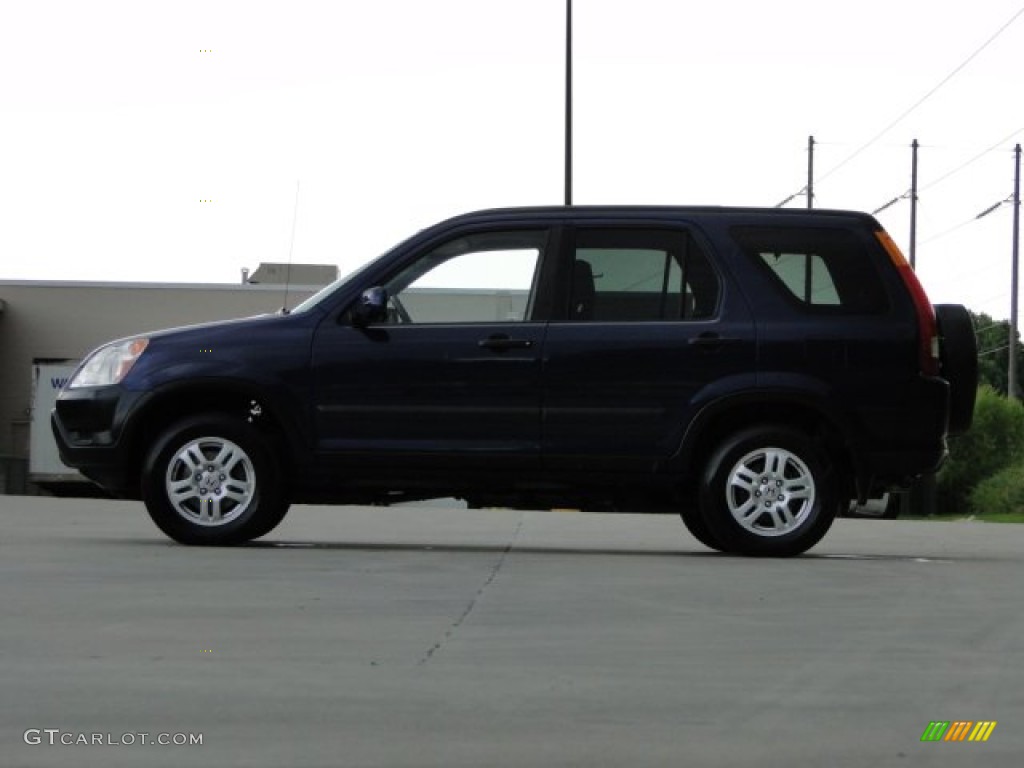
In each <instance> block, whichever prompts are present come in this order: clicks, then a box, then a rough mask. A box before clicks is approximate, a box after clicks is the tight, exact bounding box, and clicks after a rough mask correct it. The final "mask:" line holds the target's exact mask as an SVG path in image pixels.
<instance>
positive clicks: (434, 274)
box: [312, 228, 549, 469]
mask: <svg viewBox="0 0 1024 768" xmlns="http://www.w3.org/2000/svg"><path fill="white" fill-rule="evenodd" d="M548 237H549V233H548V231H547V229H544V228H541V229H538V228H531V229H502V230H500V231H494V230H489V229H485V230H482V231H480V230H470V231H461V232H459V233H458V234H453V235H450V236H448V237H447V238H443V239H441V240H440V241H439V242H438V241H434V242H431V243H430V244H427V245H425V246H423V247H422V248H420V249H419V250H418V251H417V252H415V253H413V254H411V255H410V256H409V257H408V258H406V259H403V260H401V261H400V262H399V263H398V264H396V266H395V268H394V269H393V270H392V272H391V273H389V274H387V275H384V276H383V278H382V283H381V285H380V287H382V288H383V289H384V290H385V291H386V292H387V296H388V312H387V318H386V319H381V320H380V321H378V322H372V323H370V324H369V325H367V326H366V327H357V326H356V325H354V324H353V322H352V321H351V315H350V313H348V312H344V311H343V312H341V313H339V314H338V316H337V317H331V318H328V319H327V320H326V321H325V322H324V323H322V325H321V326H320V328H319V329H318V332H317V334H316V337H315V340H314V342H313V350H312V374H313V380H314V386H315V392H316V406H315V413H314V422H315V428H316V435H317V444H318V449H319V451H320V452H321V453H322V454H334V455H335V456H339V457H341V456H345V457H347V458H346V460H347V461H349V462H350V463H351V462H353V461H354V462H358V461H359V460H364V461H370V462H376V463H380V462H385V463H387V465H388V466H391V467H441V466H445V467H450V468H457V469H466V468H471V467H473V466H478V465H480V466H483V465H487V464H488V463H490V462H493V461H494V459H495V458H496V457H499V458H501V459H503V460H504V462H505V463H504V464H503V465H502V466H503V467H530V466H536V465H537V464H539V451H540V396H541V393H540V356H539V355H540V350H541V348H542V345H543V340H544V333H545V328H546V324H545V322H543V321H542V320H541V319H539V318H538V317H536V316H535V315H536V314H537V312H536V309H535V304H536V302H535V297H536V286H537V284H538V274H539V272H540V270H541V269H542V266H543V264H544V256H545V252H546V250H547V241H548ZM367 287H370V286H367Z"/></svg>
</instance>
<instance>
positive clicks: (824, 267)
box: [732, 227, 889, 315]
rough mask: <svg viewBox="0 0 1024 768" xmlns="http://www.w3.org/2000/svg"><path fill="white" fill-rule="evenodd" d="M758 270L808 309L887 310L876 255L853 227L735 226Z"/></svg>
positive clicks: (859, 312)
mask: <svg viewBox="0 0 1024 768" xmlns="http://www.w3.org/2000/svg"><path fill="white" fill-rule="evenodd" d="M732 236H733V238H734V239H735V240H736V242H737V243H738V244H739V246H740V248H741V250H742V251H743V253H744V254H745V256H746V258H747V259H748V261H749V262H751V263H752V264H753V266H754V268H755V269H759V270H762V271H763V272H765V273H767V274H768V276H769V278H770V280H771V281H772V282H773V283H774V284H775V285H776V286H777V287H778V289H779V291H780V292H781V293H782V294H783V295H784V296H785V297H786V299H787V300H788V301H789V302H790V303H791V304H795V305H796V306H798V307H800V308H801V309H803V310H805V311H807V312H815V313H826V314H849V315H855V314H856V315H864V314H867V315H875V314H882V313H884V312H886V311H887V310H888V309H889V300H888V297H887V295H886V292H885V286H884V285H883V283H882V280H881V276H880V275H879V273H878V268H877V267H876V265H875V262H874V258H873V256H872V254H871V252H870V251H869V246H867V245H866V244H865V242H864V240H863V239H862V238H861V237H859V236H858V234H857V233H856V232H854V231H851V230H848V229H842V228H839V227H813V228H811V227H734V228H733V229H732Z"/></svg>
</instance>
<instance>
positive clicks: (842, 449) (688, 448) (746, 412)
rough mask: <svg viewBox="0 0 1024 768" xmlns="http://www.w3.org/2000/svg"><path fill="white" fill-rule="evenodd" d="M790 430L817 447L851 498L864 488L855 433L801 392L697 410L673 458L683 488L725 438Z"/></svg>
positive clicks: (734, 398) (748, 397)
mask: <svg viewBox="0 0 1024 768" xmlns="http://www.w3.org/2000/svg"><path fill="white" fill-rule="evenodd" d="M757 424H762V425H776V426H779V427H784V428H785V427H788V428H791V429H793V428H795V429H797V430H799V431H800V432H802V433H804V434H806V435H808V436H809V437H810V438H812V439H814V440H815V441H817V442H819V443H820V444H821V445H822V446H823V448H824V449H825V451H826V454H827V455H828V457H829V459H830V461H831V462H832V464H833V467H834V469H835V470H836V471H837V472H838V475H839V477H840V478H841V483H842V487H843V489H844V491H847V492H849V494H850V495H851V496H856V495H858V494H859V489H860V488H861V487H862V486H866V485H867V484H868V483H869V478H866V477H863V472H862V471H861V465H860V462H859V461H858V456H857V449H856V446H857V444H858V442H859V441H858V440H857V439H856V432H855V431H854V430H853V429H852V428H851V427H850V426H849V425H847V424H845V423H844V420H843V419H842V418H841V417H840V416H839V415H838V414H836V413H834V412H832V411H831V409H829V408H828V407H827V406H826V405H825V404H824V403H822V402H821V401H820V400H818V399H817V398H810V397H808V396H807V395H806V394H804V393H794V392H774V393H740V394H735V395H731V396H728V397H723V398H719V399H717V400H715V401H713V402H711V403H708V404H707V405H706V406H705V407H704V408H702V409H701V410H700V412H699V413H698V414H697V416H696V417H695V418H694V419H693V420H692V421H691V423H690V425H689V427H688V428H687V430H686V432H685V434H684V436H683V442H682V445H681V447H680V450H679V452H678V454H677V460H678V466H679V467H680V469H681V470H682V471H683V475H684V477H686V482H687V484H688V485H691V487H692V484H694V483H696V481H697V479H698V478H699V476H700V469H699V467H697V466H695V462H696V463H698V464H699V463H701V461H702V458H703V457H707V456H710V455H711V453H712V452H713V451H714V450H715V449H716V447H717V446H718V445H719V444H720V443H721V442H722V440H724V439H725V438H726V437H727V436H728V435H731V434H734V433H737V432H740V431H742V430H744V429H746V428H749V427H751V426H753V425H757Z"/></svg>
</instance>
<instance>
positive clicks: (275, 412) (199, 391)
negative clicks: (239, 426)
mask: <svg viewBox="0 0 1024 768" xmlns="http://www.w3.org/2000/svg"><path fill="white" fill-rule="evenodd" d="M209 412H217V413H224V414H227V415H237V417H238V418H239V420H241V421H247V422H249V423H250V424H252V425H253V426H255V427H256V428H257V429H258V430H259V431H260V432H261V433H263V434H264V435H265V436H266V438H267V440H268V443H269V444H270V445H272V446H273V448H274V450H275V451H276V452H277V456H278V460H279V462H280V463H281V466H282V469H283V470H287V468H288V467H289V466H291V465H293V464H294V463H295V461H296V457H297V456H298V452H299V450H300V446H299V445H298V444H297V443H296V440H295V438H294V434H295V430H294V428H289V427H292V426H293V425H291V424H290V423H289V421H288V419H287V416H286V415H285V411H284V409H283V408H282V407H281V406H280V405H279V404H278V403H277V402H276V401H275V399H274V398H272V397H268V396H267V395H266V393H264V392H261V391H259V390H258V389H257V388H255V387H252V386H248V385H246V384H245V383H243V382H232V381H210V382H190V383H187V384H182V385H176V386H171V387H165V388H162V389H159V390H156V391H154V392H153V393H152V394H151V395H150V396H149V397H147V398H146V400H145V402H144V403H142V404H141V405H140V406H139V407H138V408H137V409H136V411H135V412H134V413H133V414H132V416H131V422H130V425H129V426H128V429H126V432H125V434H124V435H123V436H122V440H123V441H124V442H125V445H126V446H127V450H128V453H127V455H128V456H130V457H131V462H132V465H131V467H130V472H131V475H130V476H131V477H137V478H141V475H142V468H143V463H144V462H145V457H146V454H147V452H148V447H149V446H151V445H152V444H153V443H154V441H156V440H157V439H158V438H159V436H160V435H161V434H162V433H163V432H164V431H165V430H166V429H167V428H168V427H170V426H171V425H172V424H174V423H176V422H178V421H181V420H182V419H184V418H187V417H188V416H192V415H195V414H198V413H209ZM286 474H287V473H286Z"/></svg>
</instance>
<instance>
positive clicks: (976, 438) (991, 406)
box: [938, 386, 1024, 513]
mask: <svg viewBox="0 0 1024 768" xmlns="http://www.w3.org/2000/svg"><path fill="white" fill-rule="evenodd" d="M1022 459H1024V405H1021V403H1020V402H1019V401H1018V400H1016V399H1008V398H1006V397H1004V396H1002V395H1000V394H999V393H998V392H996V391H995V390H994V389H992V388H991V387H988V386H983V387H980V388H979V389H978V400H977V402H976V404H975V406H974V424H973V426H972V427H971V429H970V431H968V432H967V433H966V434H964V435H961V436H960V437H957V438H953V439H951V440H950V441H949V460H948V461H947V462H946V465H945V466H944V467H943V468H942V471H941V472H940V473H939V480H938V486H939V499H938V502H939V511H940V512H945V513H956V512H963V511H964V507H965V505H966V504H967V502H968V499H969V497H970V494H971V491H972V490H974V488H975V487H976V486H977V485H978V484H979V483H981V481H982V480H985V479H986V478H988V477H991V476H992V475H994V474H996V473H997V472H999V471H1000V470H1001V469H1003V468H1004V467H1007V466H1009V465H1011V464H1014V463H1017V462H1018V461H1020V460H1022Z"/></svg>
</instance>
